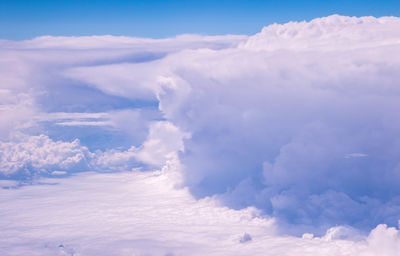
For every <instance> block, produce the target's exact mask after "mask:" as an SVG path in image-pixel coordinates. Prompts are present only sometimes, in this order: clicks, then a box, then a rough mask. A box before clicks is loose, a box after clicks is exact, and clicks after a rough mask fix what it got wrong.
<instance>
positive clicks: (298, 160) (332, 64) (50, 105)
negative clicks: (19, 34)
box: [0, 15, 400, 245]
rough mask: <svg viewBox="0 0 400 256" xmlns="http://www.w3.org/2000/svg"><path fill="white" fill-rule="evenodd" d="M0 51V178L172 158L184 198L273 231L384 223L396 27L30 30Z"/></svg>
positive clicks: (399, 90) (385, 21)
mask: <svg viewBox="0 0 400 256" xmlns="http://www.w3.org/2000/svg"><path fill="white" fill-rule="evenodd" d="M0 54H1V56H2V58H1V59H0V88H1V89H0V100H1V102H2V104H1V106H0V112H1V113H0V119H1V122H0V139H1V142H0V148H1V149H0V167H1V169H0V175H1V176H2V177H3V178H13V179H23V180H24V181H26V179H30V178H32V177H34V176H37V175H39V176H40V175H61V174H62V175H65V174H69V173H72V172H76V171H89V170H92V171H124V170H138V169H143V170H150V169H154V168H161V167H162V166H164V164H165V163H167V162H171V161H173V162H179V165H181V166H182V168H181V169H179V175H176V177H178V178H177V179H179V181H180V182H181V186H183V187H188V189H189V191H190V193H191V194H192V195H193V196H195V197H196V198H203V197H207V196H209V197H212V198H213V200H217V201H219V202H221V203H222V204H224V205H226V206H229V207H231V208H235V209H241V208H246V207H249V206H251V207H257V208H258V209H260V210H261V211H262V213H263V214H267V215H270V216H273V217H275V218H276V221H277V223H278V225H279V227H280V228H281V230H284V232H289V233H296V234H298V233H303V232H304V231H308V232H317V233H318V232H319V233H321V232H324V231H325V230H326V229H328V228H330V227H332V226H337V225H351V226H353V227H355V228H359V229H361V230H364V231H365V230H369V229H371V228H374V227H375V226H377V225H378V224H381V223H385V224H388V225H391V226H396V225H397V224H398V220H399V219H400V186H399V185H400V160H399V155H400V140H399V139H398V138H400V116H399V111H398V110H399V109H400V87H399V83H398V81H400V73H399V70H400V19H399V18H396V17H383V18H379V19H377V18H373V17H362V18H355V17H343V16H338V15H333V16H330V17H326V18H320V19H315V20H312V21H310V22H290V23H287V24H284V25H278V24H274V25H271V26H268V27H265V28H264V29H263V30H262V31H261V32H260V33H259V34H256V35H254V36H250V37H247V36H218V37H203V36H194V35H185V36H179V37H176V38H170V39H162V40H153V39H141V38H127V37H111V36H104V37H66V38H55V37H40V38H36V39H33V40H29V41H22V42H12V41H1V42H0ZM382 229H383V228H382ZM379 230H380V229H378V231H376V232H378V233H379ZM385 230H386V229H385ZM390 232H392V231H390ZM393 232H394V231H393ZM396 232H397V231H396ZM371 235H372V234H371ZM394 236H395V237H396V236H398V234H396V235H394ZM306 237H307V236H306ZM242 238H243V241H244V243H243V245H245V244H246V243H247V242H248V241H252V238H251V234H250V235H249V236H245V235H244V236H243V237H242Z"/></svg>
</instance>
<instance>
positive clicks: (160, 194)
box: [0, 162, 400, 256]
mask: <svg viewBox="0 0 400 256" xmlns="http://www.w3.org/2000/svg"><path fill="white" fill-rule="evenodd" d="M176 168H177V166H176V165H175V164H174V163H173V162H170V164H169V165H168V167H165V168H164V169H163V171H162V172H147V173H138V172H136V173H135V172H121V173H113V174H98V173H97V174H96V173H90V172H89V173H88V172H87V173H81V174H79V175H76V176H73V177H69V178H65V179H49V178H47V179H40V181H39V184H36V185H32V186H24V187H20V188H13V187H12V185H11V184H8V187H9V189H2V190H1V193H0V207H1V209H7V210H6V211H4V210H3V211H1V213H0V225H1V227H2V231H1V232H0V253H1V255H27V254H28V255H52V256H54V255H154V256H156V255H160V256H161V255H162V256H165V255H216V256H217V255H294V254H300V255H308V256H312V255H321V253H323V254H324V255H327V256H329V255H332V256H333V255H335V256H337V255H348V256H350V255H354V256H356V255H357V256H372V255H381V256H394V255H399V254H398V252H399V251H400V250H399V249H400V248H399V244H400V235H399V230H398V229H395V228H388V227H386V226H385V225H380V226H378V227H376V228H375V229H374V230H372V231H371V233H370V234H369V235H368V236H367V237H357V239H358V240H357V241H354V240H353V239H354V237H355V236H354V234H356V233H354V231H352V230H351V229H349V228H344V227H335V228H332V229H330V230H328V231H327V233H326V234H325V235H324V236H322V237H314V236H313V235H312V234H304V235H303V237H293V236H280V235H279V234H278V233H277V229H276V224H275V222H274V220H273V219H271V218H265V217H260V215H259V211H258V210H256V209H254V208H247V209H243V210H239V211H238V210H233V209H229V208H227V207H222V206H219V203H218V202H216V201H215V200H213V199H210V198H205V199H202V200H199V201H198V200H196V199H194V198H193V197H192V196H191V195H190V194H189V192H188V190H187V189H176V188H174V183H175V179H171V177H170V175H169V173H171V171H172V172H174V171H176ZM249 237H250V238H249ZM348 239H350V240H348Z"/></svg>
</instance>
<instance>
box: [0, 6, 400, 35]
mask: <svg viewBox="0 0 400 256" xmlns="http://www.w3.org/2000/svg"><path fill="white" fill-rule="evenodd" d="M331 14H341V15H347V16H369V15H372V16H377V17H379V16H388V15H393V16H399V15H400V1H397V0H387V1H376V0H355V1H344V0H336V1H331V0H327V1H319V0H306V1H294V0H282V1H271V0H254V1H246V0H231V1H228V0H220V1H212V0H203V1H194V0H170V1H160V0H149V1H124V0H117V1H106V0H98V1H87V0H85V1H77V0H70V1H64V0H60V1H48V0H41V1H28V0H25V1H23V0H2V1H0V38H2V39H12V40H21V39H29V38H33V37H36V36H40V35H65V36H72V35H73V36H80V35H104V34H111V35H127V36H140V37H153V38H160V37H169V36H174V35H177V34H183V33H197V34H209V35H210V34H211V35H212V34H228V33H229V34H254V33H256V32H258V31H260V29H261V28H262V27H263V26H264V25H268V24H271V23H274V22H277V23H283V22H287V21H290V20H296V21H300V20H310V19H312V18H316V17H322V16H328V15H331Z"/></svg>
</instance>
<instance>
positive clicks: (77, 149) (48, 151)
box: [0, 135, 92, 177]
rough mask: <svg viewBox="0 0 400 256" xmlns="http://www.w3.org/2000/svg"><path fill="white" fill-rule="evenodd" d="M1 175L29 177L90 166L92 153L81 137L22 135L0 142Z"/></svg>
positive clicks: (79, 169)
mask: <svg viewBox="0 0 400 256" xmlns="http://www.w3.org/2000/svg"><path fill="white" fill-rule="evenodd" d="M0 149H1V150H0V166H1V167H0V169H1V172H0V174H1V175H2V176H15V175H20V176H22V177H23V176H30V175H32V174H40V173H51V172H52V171H71V170H72V171H84V170H88V169H89V161H90V158H91V157H92V153H90V152H89V151H88V149H87V148H86V147H84V146H82V145H80V143H79V141H78V140H74V141H72V142H63V141H53V140H51V139H50V138H49V137H47V136H45V135H39V136H29V137H28V136H22V138H19V139H18V141H11V142H0Z"/></svg>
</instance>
